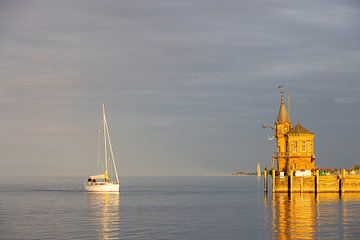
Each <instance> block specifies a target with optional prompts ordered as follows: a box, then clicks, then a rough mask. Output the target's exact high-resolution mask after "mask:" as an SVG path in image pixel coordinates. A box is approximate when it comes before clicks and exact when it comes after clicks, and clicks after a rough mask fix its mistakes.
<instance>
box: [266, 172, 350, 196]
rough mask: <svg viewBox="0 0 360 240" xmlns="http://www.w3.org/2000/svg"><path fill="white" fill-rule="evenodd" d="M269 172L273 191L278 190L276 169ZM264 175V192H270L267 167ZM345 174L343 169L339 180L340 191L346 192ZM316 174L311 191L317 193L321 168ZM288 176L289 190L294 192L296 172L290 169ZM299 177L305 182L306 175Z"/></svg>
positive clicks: (301, 190)
mask: <svg viewBox="0 0 360 240" xmlns="http://www.w3.org/2000/svg"><path fill="white" fill-rule="evenodd" d="M269 172H270V174H271V178H272V184H271V191H272V192H276V185H275V177H276V176H275V170H274V169H271V170H270V171H269ZM263 175H264V192H265V193H267V192H268V171H267V169H266V167H265V169H264V174H263ZM345 175H346V171H345V170H342V171H341V176H339V180H340V182H339V192H340V193H341V192H345V187H344V179H345ZM314 176H315V182H314V187H313V189H314V191H311V192H315V193H317V192H318V188H319V177H320V176H319V170H316V171H315V175H314ZM287 177H288V192H293V178H294V177H295V176H294V172H293V171H292V170H290V173H289V175H288V176H287ZM299 178H301V183H303V179H304V177H299ZM301 186H302V185H301ZM300 192H303V189H302V188H301V187H300ZM336 192H337V191H336Z"/></svg>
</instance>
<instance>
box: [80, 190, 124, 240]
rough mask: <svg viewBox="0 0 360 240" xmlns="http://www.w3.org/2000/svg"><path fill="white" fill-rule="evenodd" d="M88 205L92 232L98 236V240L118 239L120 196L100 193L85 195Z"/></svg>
mask: <svg viewBox="0 0 360 240" xmlns="http://www.w3.org/2000/svg"><path fill="white" fill-rule="evenodd" d="M86 199H87V200H88V202H89V203H90V208H91V211H90V212H91V214H94V216H91V219H93V221H92V222H91V224H93V227H92V228H93V230H95V231H96V232H97V233H98V234H99V239H119V227H120V194H116V193H111V192H110V193H109V192H102V193H87V194H86Z"/></svg>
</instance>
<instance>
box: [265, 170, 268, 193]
mask: <svg viewBox="0 0 360 240" xmlns="http://www.w3.org/2000/svg"><path fill="white" fill-rule="evenodd" d="M267 189H268V188H267V169H266V167H265V169H264V192H266V193H267Z"/></svg>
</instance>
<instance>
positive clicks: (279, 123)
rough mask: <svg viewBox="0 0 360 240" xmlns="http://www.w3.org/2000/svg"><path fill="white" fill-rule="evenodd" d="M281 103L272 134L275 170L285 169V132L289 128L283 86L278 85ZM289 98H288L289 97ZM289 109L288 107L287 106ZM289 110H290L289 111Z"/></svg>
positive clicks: (282, 170)
mask: <svg viewBox="0 0 360 240" xmlns="http://www.w3.org/2000/svg"><path fill="white" fill-rule="evenodd" d="M279 88H280V94H281V103H280V109H279V114H278V117H277V120H276V122H275V126H274V136H275V138H276V143H277V144H276V146H277V148H276V156H275V157H276V159H277V170H278V171H281V172H285V171H286V169H287V136H286V134H287V133H288V132H289V130H290V129H291V121H290V116H289V115H288V113H287V111H286V106H285V96H284V90H283V87H282V86H280V87H279ZM289 99H290V98H289ZM289 110H290V107H289ZM289 112H290V111H289Z"/></svg>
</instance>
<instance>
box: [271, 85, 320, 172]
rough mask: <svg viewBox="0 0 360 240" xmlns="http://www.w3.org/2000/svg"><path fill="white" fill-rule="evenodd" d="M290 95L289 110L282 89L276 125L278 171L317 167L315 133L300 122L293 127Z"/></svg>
mask: <svg viewBox="0 0 360 240" xmlns="http://www.w3.org/2000/svg"><path fill="white" fill-rule="evenodd" d="M289 104H290V97H289V99H288V107H289V108H288V111H287V110H286V105H285V96H284V91H283V90H282V89H281V102H280V109H279V114H278V117H277V120H276V122H275V126H274V136H275V138H276V146H277V148H276V156H275V158H276V160H277V171H279V172H284V173H289V171H290V170H293V171H304V170H313V169H315V155H314V137H315V134H314V133H312V132H310V131H309V130H307V129H306V128H305V127H303V126H302V125H301V124H300V123H297V124H296V125H295V126H294V127H293V128H291V120H290V114H289V113H290V106H289Z"/></svg>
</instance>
